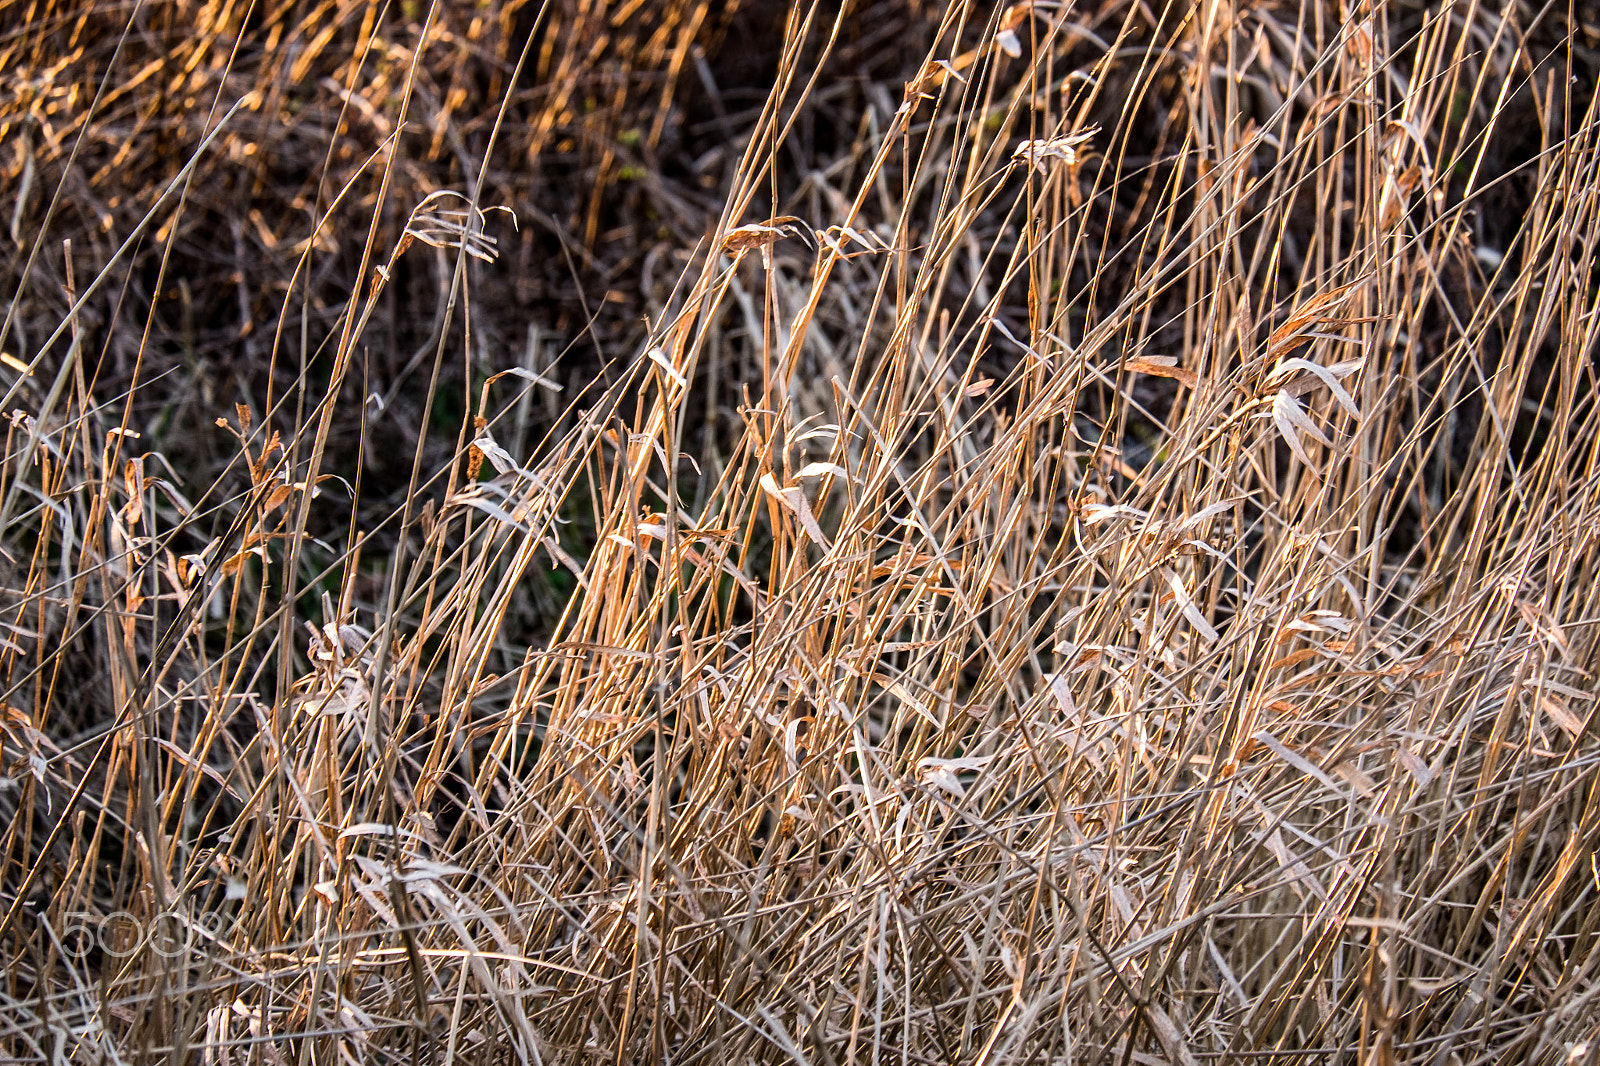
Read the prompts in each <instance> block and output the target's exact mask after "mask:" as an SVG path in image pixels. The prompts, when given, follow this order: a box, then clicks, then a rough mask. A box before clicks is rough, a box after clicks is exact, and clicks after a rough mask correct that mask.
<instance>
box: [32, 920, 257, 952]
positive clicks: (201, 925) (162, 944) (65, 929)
mask: <svg viewBox="0 0 1600 1066" xmlns="http://www.w3.org/2000/svg"><path fill="white" fill-rule="evenodd" d="M236 921H237V919H236V918H234V917H233V916H231V915H228V914H224V913H222V912H221V911H200V912H198V913H196V914H184V913H182V912H179V911H171V910H166V911H161V912H160V913H158V914H155V915H153V916H151V917H149V918H145V919H140V918H136V917H134V916H133V915H132V914H129V913H128V912H127V911H112V912H111V913H110V914H91V913H89V912H87V911H68V912H67V915H66V920H65V921H64V922H62V925H61V928H60V929H59V930H56V933H57V935H56V937H55V939H56V943H57V946H58V947H59V949H60V950H61V952H62V953H63V954H64V955H66V956H67V957H69V958H74V959H83V958H86V957H87V956H89V955H90V954H92V953H93V952H94V951H95V949H96V948H98V949H99V950H100V951H102V952H104V953H105V954H106V955H107V956H109V957H110V958H114V959H126V958H129V957H130V956H133V955H137V954H138V953H139V952H140V951H145V950H148V951H151V952H153V953H154V954H156V955H159V956H161V957H162V958H166V959H177V958H182V957H184V956H185V955H188V954H189V953H190V952H192V951H194V950H195V949H197V948H199V947H201V946H203V945H205V944H211V943H215V942H216V941H217V940H219V939H221V938H222V937H223V936H224V935H225V934H226V933H227V931H228V930H229V929H231V927H232V926H233V925H234V923H235V922H236Z"/></svg>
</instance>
